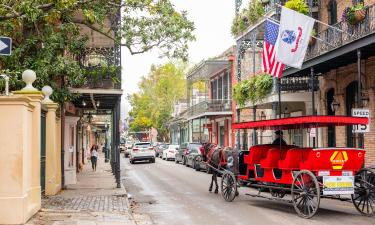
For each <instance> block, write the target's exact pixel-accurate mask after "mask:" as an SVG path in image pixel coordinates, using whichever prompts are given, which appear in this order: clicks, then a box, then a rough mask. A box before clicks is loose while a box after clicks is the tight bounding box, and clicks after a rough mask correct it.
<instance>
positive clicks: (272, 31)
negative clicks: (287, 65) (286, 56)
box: [262, 20, 284, 78]
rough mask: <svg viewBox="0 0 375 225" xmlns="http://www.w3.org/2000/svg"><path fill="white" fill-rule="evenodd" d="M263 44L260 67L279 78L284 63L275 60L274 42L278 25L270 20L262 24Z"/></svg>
mask: <svg viewBox="0 0 375 225" xmlns="http://www.w3.org/2000/svg"><path fill="white" fill-rule="evenodd" d="M264 28H265V31H264V44H263V54H262V67H263V72H266V73H268V74H271V75H273V76H275V77H278V78H280V77H281V74H282V73H283V69H284V64H282V63H280V62H278V61H276V59H275V55H276V50H275V44H276V40H277V36H278V34H279V25H278V24H277V23H275V22H272V21H270V20H266V24H265V26H264Z"/></svg>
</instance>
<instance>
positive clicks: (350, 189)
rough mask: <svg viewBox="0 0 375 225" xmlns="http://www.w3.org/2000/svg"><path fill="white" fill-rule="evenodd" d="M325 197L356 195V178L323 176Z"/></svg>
mask: <svg viewBox="0 0 375 225" xmlns="http://www.w3.org/2000/svg"><path fill="white" fill-rule="evenodd" d="M323 185H324V188H323V195H351V194H354V176H323Z"/></svg>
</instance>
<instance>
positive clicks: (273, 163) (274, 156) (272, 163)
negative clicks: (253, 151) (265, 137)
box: [260, 145, 295, 168]
mask: <svg viewBox="0 0 375 225" xmlns="http://www.w3.org/2000/svg"><path fill="white" fill-rule="evenodd" d="M294 147H295V146H292V145H287V146H281V149H280V147H277V148H275V147H274V148H271V149H270V150H269V151H268V153H267V157H266V158H265V159H263V160H260V166H261V167H262V168H278V163H279V160H280V159H284V158H285V156H286V154H287V152H288V150H289V149H291V148H294Z"/></svg>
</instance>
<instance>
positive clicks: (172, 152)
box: [162, 145, 180, 160]
mask: <svg viewBox="0 0 375 225" xmlns="http://www.w3.org/2000/svg"><path fill="white" fill-rule="evenodd" d="M179 148H180V146H179V145H168V148H166V149H164V150H163V156H162V159H164V160H170V159H173V160H174V159H175V156H176V153H177V151H178V149H179Z"/></svg>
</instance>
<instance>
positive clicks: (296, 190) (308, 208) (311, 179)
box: [292, 170, 320, 219]
mask: <svg viewBox="0 0 375 225" xmlns="http://www.w3.org/2000/svg"><path fill="white" fill-rule="evenodd" d="M292 202H293V206H294V209H295V211H296V212H297V214H298V215H299V216H300V217H302V218H306V219H308V218H311V217H313V216H314V215H315V214H316V212H317V211H318V208H319V204H320V188H319V183H318V181H317V179H316V177H315V175H314V174H313V173H312V172H310V171H308V170H302V171H300V172H299V173H298V174H297V175H296V176H295V178H294V180H293V184H292Z"/></svg>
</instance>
